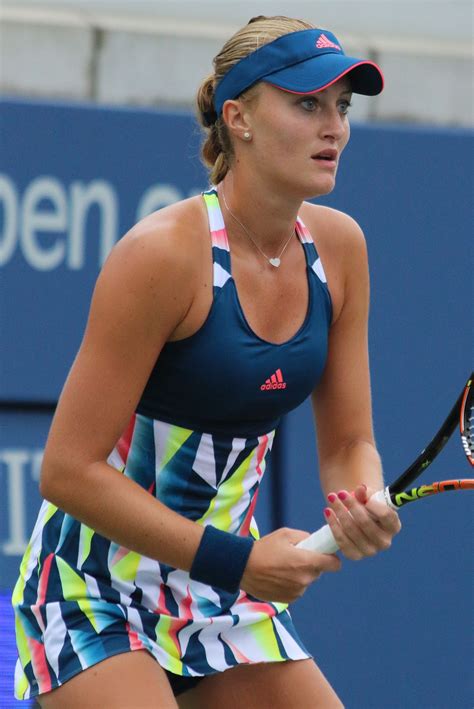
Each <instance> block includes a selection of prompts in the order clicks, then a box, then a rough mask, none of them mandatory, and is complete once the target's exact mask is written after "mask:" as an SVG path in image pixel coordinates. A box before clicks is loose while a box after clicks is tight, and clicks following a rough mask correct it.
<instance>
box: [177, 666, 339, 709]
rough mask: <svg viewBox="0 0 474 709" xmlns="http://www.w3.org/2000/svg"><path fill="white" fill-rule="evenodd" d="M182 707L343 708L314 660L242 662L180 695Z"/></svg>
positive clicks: (186, 708)
mask: <svg viewBox="0 0 474 709" xmlns="http://www.w3.org/2000/svg"><path fill="white" fill-rule="evenodd" d="M179 700H180V701H179V706H180V708H182V709H188V707H189V709H191V708H192V709H222V707H223V706H225V708H226V709H241V708H242V707H243V706H245V707H246V709H262V707H272V709H342V708H343V705H342V702H341V701H340V699H339V698H338V696H337V694H336V693H335V691H334V690H333V688H332V687H331V685H330V684H329V682H328V681H327V679H326V678H325V677H324V675H323V673H322V672H321V670H320V669H319V668H318V667H317V666H316V664H315V663H314V662H313V660H296V661H292V660H288V661H286V662H266V663H258V664H255V665H240V666H239V667H235V668H233V669H231V670H226V671H225V672H222V673H219V674H216V675H211V676H209V677H206V678H205V679H204V680H203V681H202V682H200V683H199V685H198V686H197V687H195V688H194V689H192V690H190V691H189V692H186V693H185V694H184V695H182V697H179Z"/></svg>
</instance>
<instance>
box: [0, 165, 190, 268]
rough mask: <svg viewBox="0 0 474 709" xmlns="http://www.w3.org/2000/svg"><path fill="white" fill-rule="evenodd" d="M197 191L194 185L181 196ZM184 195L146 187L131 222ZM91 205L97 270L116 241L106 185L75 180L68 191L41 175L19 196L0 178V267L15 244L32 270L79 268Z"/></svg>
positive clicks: (166, 187)
mask: <svg viewBox="0 0 474 709" xmlns="http://www.w3.org/2000/svg"><path fill="white" fill-rule="evenodd" d="M200 192H201V190H200V189H198V188H195V187H194V188H192V189H190V190H189V192H188V194H187V196H188V197H193V196H194V195H196V194H199V193H200ZM184 197H185V195H184V194H183V192H182V190H180V189H179V188H178V187H176V186H175V185H171V184H166V183H156V184H154V185H151V186H150V187H148V188H147V189H146V190H145V192H144V193H143V195H142V197H141V198H140V199H139V200H138V206H137V211H136V220H137V221H138V220H140V219H143V217H145V216H147V215H148V214H151V212H153V211H155V210H157V209H161V208H162V207H166V206H168V205H169V204H173V203H174V202H178V201H179V200H181V199H184ZM45 202H46V203H48V205H47V206H46V205H45ZM94 207H97V208H98V209H99V214H100V229H99V235H98V238H97V239H95V241H96V242H97V243H98V245H99V251H98V254H97V264H98V266H99V267H101V266H102V264H103V263H104V261H105V259H106V258H107V256H108V254H109V252H110V250H111V249H112V247H113V245H114V244H115V242H116V241H117V240H118V238H119V234H118V224H119V195H118V194H117V191H116V189H115V188H114V186H113V185H112V184H111V183H110V182H108V181H107V180H100V179H96V180H92V181H91V182H88V183H85V182H81V181H79V180H76V181H75V182H72V183H71V184H70V186H69V187H68V186H67V185H65V184H64V183H63V182H62V181H61V180H59V179H58V178H56V177H53V176H51V175H41V176H39V177H36V178H35V179H34V180H32V181H31V182H30V183H29V184H28V185H27V186H26V188H25V191H24V194H23V196H22V195H21V194H19V190H18V188H17V186H16V185H15V183H14V181H13V180H12V179H11V178H10V177H9V176H8V175H5V174H0V216H1V215H2V213H3V228H2V229H1V231H0V266H4V265H6V264H7V263H8V262H9V261H10V260H11V259H12V258H13V255H14V253H15V250H16V248H17V246H19V247H20V249H21V252H22V254H23V256H24V258H25V261H26V262H27V263H28V264H29V265H30V266H31V267H32V268H33V269H35V270H37V271H52V270H54V269H56V268H59V267H60V266H61V265H64V266H65V267H66V268H69V269H71V270H74V271H78V270H81V269H82V268H84V266H85V260H86V245H87V238H86V236H87V221H88V216H89V214H90V211H91V209H93V208H94Z"/></svg>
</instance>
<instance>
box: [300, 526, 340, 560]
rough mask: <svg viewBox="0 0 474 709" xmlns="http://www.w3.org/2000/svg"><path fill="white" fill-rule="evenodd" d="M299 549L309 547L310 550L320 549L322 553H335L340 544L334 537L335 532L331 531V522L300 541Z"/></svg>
mask: <svg viewBox="0 0 474 709" xmlns="http://www.w3.org/2000/svg"><path fill="white" fill-rule="evenodd" d="M296 546H297V547H298V549H309V551H318V552H319V553H320V554H334V553H335V552H336V551H337V550H338V549H339V546H338V544H337V542H336V540H335V539H334V534H333V533H332V531H331V527H330V526H329V524H325V525H324V527H321V528H320V529H318V531H317V532H313V534H311V535H310V536H309V537H306V539H303V541H302V542H298V544H297V545H296Z"/></svg>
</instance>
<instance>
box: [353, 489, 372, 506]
mask: <svg viewBox="0 0 474 709" xmlns="http://www.w3.org/2000/svg"><path fill="white" fill-rule="evenodd" d="M354 497H355V498H356V500H357V502H360V503H361V505H365V503H366V502H367V501H368V499H369V497H370V494H369V490H368V488H367V485H357V487H356V489H355V490H354Z"/></svg>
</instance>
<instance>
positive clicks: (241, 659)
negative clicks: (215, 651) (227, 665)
mask: <svg viewBox="0 0 474 709" xmlns="http://www.w3.org/2000/svg"><path fill="white" fill-rule="evenodd" d="M221 638H222V640H223V641H224V642H225V643H227V645H228V646H229V647H230V649H231V650H232V652H233V653H234V655H235V659H236V660H237V662H250V660H249V658H248V657H246V656H245V655H244V654H243V653H242V652H240V650H239V648H238V647H236V646H235V645H234V644H233V643H231V642H230V640H227V638H223V637H222V635H221Z"/></svg>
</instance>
